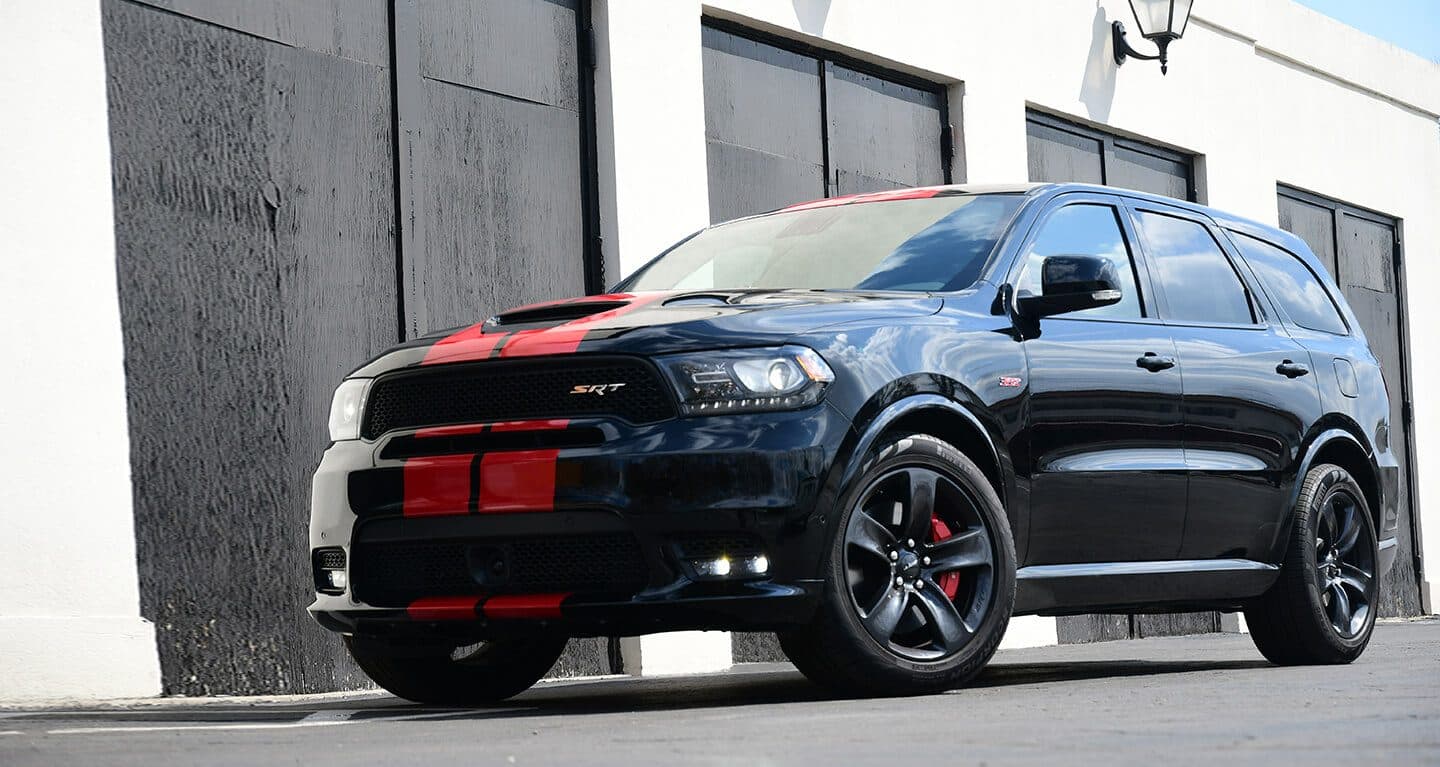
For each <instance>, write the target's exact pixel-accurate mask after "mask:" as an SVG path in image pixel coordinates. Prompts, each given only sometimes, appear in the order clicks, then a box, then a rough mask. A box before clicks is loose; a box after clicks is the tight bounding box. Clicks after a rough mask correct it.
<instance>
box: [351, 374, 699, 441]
mask: <svg viewBox="0 0 1440 767" xmlns="http://www.w3.org/2000/svg"><path fill="white" fill-rule="evenodd" d="M599 384H624V386H619V387H613V388H610V389H608V390H607V391H606V392H605V394H603V395H602V394H572V393H571V391H572V390H573V389H574V388H575V387H576V386H578V385H586V386H595V385H599ZM674 414H675V413H674V406H673V405H672V404H671V400H670V395H669V393H668V392H667V391H666V390H665V388H664V385H663V383H662V382H661V381H660V378H659V375H658V374H657V373H656V372H655V370H654V368H652V367H651V366H650V365H649V364H647V363H645V362H643V361H640V360H630V359H623V358H614V357H608V358H588V359H582V358H570V359H560V360H516V361H493V362H477V363H466V364H456V365H443V366H436V367H434V368H433V369H432V368H425V369H421V370H415V371H406V372H404V373H399V374H395V375H391V376H387V377H384V378H381V379H380V380H378V381H376V382H375V386H374V387H373V388H372V389H371V390H370V397H369V401H368V403H367V404H366V409H365V421H364V426H363V428H362V429H361V434H362V436H364V437H365V438H366V439H375V438H376V437H379V436H380V435H382V434H384V433H385V432H387V431H390V430H392V429H413V428H418V427H421V426H443V425H445V424H457V423H483V422H486V421H504V420H512V419H526V418H574V417H580V416H615V417H618V418H623V419H625V420H627V421H630V422H631V423H653V422H655V421H663V420H665V419H666V418H670V417H672V416H673V415H674Z"/></svg>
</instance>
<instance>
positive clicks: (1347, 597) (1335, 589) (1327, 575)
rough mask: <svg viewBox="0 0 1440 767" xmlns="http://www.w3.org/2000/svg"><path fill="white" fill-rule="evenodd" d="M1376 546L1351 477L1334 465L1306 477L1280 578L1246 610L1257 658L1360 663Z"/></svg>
mask: <svg viewBox="0 0 1440 767" xmlns="http://www.w3.org/2000/svg"><path fill="white" fill-rule="evenodd" d="M1377 545H1378V544H1377V543H1376V537H1375V525H1374V522H1373V521H1372V520H1371V516H1370V508H1369V506H1368V505H1367V504H1366V502H1365V494H1364V492H1363V491H1362V490H1361V489H1360V486H1359V484H1357V483H1356V482H1355V479H1354V477H1351V476H1350V473H1349V472H1347V471H1345V470H1344V469H1342V468H1340V467H1339V466H1335V465H1332V464H1324V465H1321V466H1316V467H1315V468H1313V469H1311V470H1310V471H1309V472H1307V473H1306V474H1305V480H1304V484H1303V485H1302V486H1301V488H1300V496H1299V498H1298V500H1297V501H1296V504H1295V519H1294V522H1293V528H1292V530H1291V532H1290V543H1289V550H1288V551H1287V552H1286V555H1285V562H1284V564H1283V565H1282V567H1281V571H1280V577H1279V579H1278V580H1276V581H1275V585H1273V586H1271V587H1270V590H1269V591H1267V592H1266V593H1265V594H1264V596H1262V597H1260V598H1259V599H1258V600H1256V601H1255V603H1254V604H1252V605H1250V606H1248V607H1247V608H1246V609H1245V622H1246V624H1247V625H1248V626H1249V629H1250V636H1251V638H1253V639H1254V640H1255V646H1256V647H1258V648H1259V649H1260V653H1261V654H1262V655H1264V656H1265V657H1266V658H1267V659H1269V660H1270V661H1271V662H1272V663H1278V664H1281V665H1300V664H1324V663H1349V662H1350V661H1353V660H1355V659H1356V658H1358V657H1360V653H1362V652H1364V650H1365V646H1366V645H1367V644H1369V642H1370V633H1371V631H1372V630H1373V629H1374V627H1375V612H1376V609H1377V607H1376V599H1377V595H1378V592H1379V573H1378V571H1377V569H1376V563H1377V562H1378V561H1379V553H1378V550H1377V548H1376V547H1377Z"/></svg>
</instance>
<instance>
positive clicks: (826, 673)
mask: <svg viewBox="0 0 1440 767" xmlns="http://www.w3.org/2000/svg"><path fill="white" fill-rule="evenodd" d="M833 508H834V509H835V510H836V511H837V512H839V519H838V520H837V521H836V522H835V526H834V528H832V530H833V532H832V533H831V539H830V544H829V546H830V547H829V551H828V554H827V557H826V561H825V564H824V569H823V574H824V578H825V590H824V593H823V594H822V597H821V600H820V604H819V606H818V608H817V609H816V612H815V615H814V617H813V618H812V619H811V620H810V622H809V623H807V624H806V625H804V626H801V627H797V628H794V629H790V630H787V631H782V632H780V635H779V636H780V646H781V648H782V649H784V651H785V655H786V656H787V657H788V658H789V659H790V660H791V661H792V662H793V663H794V664H795V667H796V668H798V669H799V670H800V671H801V672H802V673H803V674H805V676H807V677H809V678H810V679H811V680H812V681H814V682H816V683H818V684H821V685H824V686H826V687H829V688H831V689H832V690H835V691H837V692H840V693H842V694H847V695H917V694H924V693H934V692H941V691H943V690H949V689H952V688H955V687H959V686H961V685H963V684H965V683H966V682H968V681H970V680H971V679H973V678H974V677H975V675H976V674H978V673H980V670H981V669H982V668H984V667H985V664H986V663H987V662H989V660H990V657H991V656H992V655H994V654H995V649H996V648H997V647H999V645H1000V639H1001V638H1002V637H1003V636H1004V635H1005V628H1006V626H1007V625H1009V621H1010V612H1011V610H1012V608H1013V607H1014V604H1015V544H1014V542H1013V539H1012V538H1011V534H1010V520H1009V517H1008V516H1007V515H1006V513H1005V507H1004V505H1003V504H1002V503H1001V502H1000V498H999V495H998V493H997V492H996V489H995V487H994V486H993V485H992V483H991V480H990V478H989V477H988V476H987V475H986V474H985V472H983V471H982V470H981V469H980V467H979V466H977V465H976V463H975V462H974V461H973V460H971V459H970V457H969V456H967V455H965V454H964V453H962V452H960V451H959V450H957V449H956V448H955V447H954V446H953V445H951V444H949V443H947V442H945V441H943V440H940V439H937V438H935V437H932V436H930V435H927V434H910V435H908V436H906V435H894V436H891V437H889V438H882V440H881V441H880V442H879V444H877V445H876V446H875V447H874V448H873V449H872V450H871V451H870V452H869V453H867V455H866V457H865V460H864V462H863V463H862V464H861V465H860V467H859V468H857V469H856V471H855V472H854V474H853V475H851V476H850V478H849V479H847V480H846V481H845V484H844V486H843V487H842V488H841V489H840V493H839V502H838V503H837V504H836V505H835V506H834V507H833Z"/></svg>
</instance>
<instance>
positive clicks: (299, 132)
mask: <svg viewBox="0 0 1440 767" xmlns="http://www.w3.org/2000/svg"><path fill="white" fill-rule="evenodd" d="M164 5H165V6H167V7H168V8H172V9H175V10H174V11H173V12H172V11H171V10H157V9H156V8H153V7H149V6H148V5H146V4H140V3H134V2H129V1H128V0H105V2H104V3H102V5H101V8H102V11H103V17H102V25H103V32H104V45H105V56H106V70H107V75H108V79H109V98H110V110H109V117H110V143H111V154H112V170H113V184H114V195H115V245H116V266H117V277H118V283H119V293H120V314H121V327H122V331H123V333H124V340H125V373H126V397H127V401H128V409H129V422H130V455H131V476H132V486H133V494H134V514H135V536H136V546H137V558H138V566H139V568H138V569H139V575H140V608H141V613H142V614H143V615H144V616H145V617H146V618H147V619H149V620H150V621H152V622H153V623H154V624H155V633H156V643H157V645H158V649H159V656H160V664H161V672H162V679H163V683H164V689H165V691H166V693H169V694H187V695H206V694H218V693H241V694H252V693H294V692H315V691H323V690H335V689H347V688H348V689H354V688H355V687H357V686H361V685H364V684H365V683H366V682H365V678H364V676H363V675H362V674H360V672H359V671H358V669H356V668H355V667H354V665H353V664H351V663H349V661H348V659H347V658H345V653H344V650H343V649H342V647H341V645H340V643H339V642H338V641H337V640H336V638H335V636H334V635H333V634H331V633H330V632H328V631H325V630H323V629H321V628H320V627H319V626H318V625H316V624H315V622H314V621H313V620H311V619H310V618H309V616H307V615H306V614H305V605H306V604H308V603H309V602H310V600H311V599H312V598H313V592H312V587H311V586H310V585H309V583H308V580H309V579H308V578H307V576H306V572H307V571H308V568H309V557H308V552H307V551H306V544H305V524H306V520H307V517H308V513H309V490H310V473H311V471H313V470H314V466H315V461H316V459H317V457H318V456H319V454H320V452H321V451H322V450H324V449H325V446H326V444H327V442H328V438H327V436H326V413H327V412H328V408H329V400H330V393H331V392H332V391H333V390H334V387H335V384H336V383H337V382H338V381H339V380H340V378H341V377H342V376H344V375H345V373H346V372H347V371H348V370H350V369H351V368H352V367H353V366H354V365H355V364H356V363H357V362H358V361H361V360H364V359H365V358H366V357H368V356H370V355H372V354H374V353H375V352H376V351H378V350H380V349H382V348H384V347H385V346H387V345H389V344H392V343H394V342H395V329H396V312H395V305H396V286H395V251H394V229H395V206H394V200H393V190H394V176H393V168H394V155H393V144H392V134H391V99H390V72H389V69H388V67H387V66H386V65H385V63H384V62H385V60H386V57H387V54H386V50H387V46H388V42H387V40H386V33H385V25H386V14H385V9H384V7H383V6H379V7H377V6H375V5H373V4H372V5H370V6H365V7H363V8H362V7H360V6H358V5H357V6H354V7H352V5H351V4H350V3H348V2H345V1H344V0H333V2H325V1H323V0H313V1H312V2H308V3H306V4H304V5H303V7H302V6H298V5H297V6H296V7H293V8H291V9H290V12H289V13H283V14H277V13H276V9H275V6H276V5H277V4H276V3H274V2H270V3H259V2H257V3H254V4H249V3H243V4H242V3H234V4H230V5H229V6H228V7H223V8H222V7H221V5H223V4H217V3H200V2H185V3H182V2H178V0H177V1H176V2H170V3H165V4H164ZM191 6H196V7H199V8H201V9H202V10H204V11H205V12H206V15H205V16H204V17H202V18H194V17H192V16H189V15H186V14H187V13H188V12H189V11H190V8H191ZM197 13H198V11H197Z"/></svg>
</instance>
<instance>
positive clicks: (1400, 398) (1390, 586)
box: [1279, 187, 1420, 616]
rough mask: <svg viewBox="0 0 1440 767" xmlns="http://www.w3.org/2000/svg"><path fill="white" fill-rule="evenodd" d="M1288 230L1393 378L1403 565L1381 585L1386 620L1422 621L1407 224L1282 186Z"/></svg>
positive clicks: (1398, 562)
mask: <svg viewBox="0 0 1440 767" xmlns="http://www.w3.org/2000/svg"><path fill="white" fill-rule="evenodd" d="M1279 207H1280V226H1281V228H1283V229H1286V230H1289V231H1291V232H1294V233H1295V234H1296V235H1298V236H1299V237H1300V238H1301V239H1303V240H1305V242H1306V244H1308V245H1309V246H1310V248H1311V249H1312V250H1314V251H1315V252H1316V254H1317V255H1319V256H1320V260H1321V261H1322V262H1323V263H1324V264H1325V265H1326V267H1327V268H1329V269H1330V270H1331V272H1330V273H1331V276H1333V277H1334V278H1335V281H1336V283H1338V284H1339V285H1340V290H1341V292H1342V293H1344V294H1345V301H1346V303H1348V304H1350V308H1351V309H1352V310H1353V311H1354V312H1355V316H1356V317H1357V318H1358V319H1359V320H1360V327H1361V328H1363V329H1364V331H1365V337H1366V339H1367V340H1369V342H1370V349H1371V351H1373V352H1374V353H1375V357H1376V359H1378V360H1379V361H1380V365H1381V368H1382V369H1383V370H1384V373H1385V387H1386V390H1387V393H1388V394H1389V395H1390V425H1391V433H1392V434H1394V435H1396V436H1395V437H1393V438H1392V439H1391V449H1392V450H1394V451H1395V457H1396V458H1397V459H1398V460H1399V461H1400V470H1401V475H1402V476H1401V478H1400V498H1399V510H1400V525H1399V530H1398V531H1397V537H1398V539H1399V547H1398V553H1397V554H1396V557H1395V566H1394V567H1392V568H1390V572H1389V573H1388V574H1386V576H1385V577H1384V578H1383V579H1382V580H1381V583H1380V614H1381V615H1382V616H1395V615H1416V614H1418V613H1419V611H1420V587H1419V584H1418V581H1417V575H1416V568H1415V547H1416V542H1415V535H1414V533H1415V527H1414V521H1413V520H1414V513H1415V510H1414V507H1413V503H1412V498H1411V487H1410V473H1411V470H1412V469H1413V465H1414V464H1413V463H1412V461H1411V458H1410V456H1411V445H1412V444H1413V443H1412V433H1411V424H1410V421H1409V419H1408V417H1407V413H1406V410H1405V406H1404V403H1405V401H1406V399H1407V398H1408V394H1407V391H1406V389H1407V387H1408V385H1409V382H1408V380H1407V375H1406V371H1407V367H1408V363H1409V360H1408V359H1406V357H1405V335H1404V334H1405V325H1404V318H1403V316H1402V310H1403V303H1402V300H1401V295H1400V284H1401V282H1400V275H1401V274H1402V271H1401V254H1400V250H1399V243H1400V237H1399V222H1398V221H1396V220H1395V219H1392V218H1390V217H1388V216H1383V215H1380V214H1377V213H1373V212H1371V211H1366V210H1361V209H1359V208H1355V207H1353V206H1349V205H1346V204H1344V203H1340V202H1337V201H1335V200H1331V199H1328V198H1325V197H1321V196H1319V195H1314V194H1310V193H1307V192H1302V191H1299V190H1295V189H1290V188H1287V187H1282V188H1281V189H1280V194H1279Z"/></svg>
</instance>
